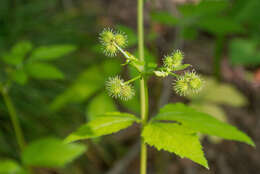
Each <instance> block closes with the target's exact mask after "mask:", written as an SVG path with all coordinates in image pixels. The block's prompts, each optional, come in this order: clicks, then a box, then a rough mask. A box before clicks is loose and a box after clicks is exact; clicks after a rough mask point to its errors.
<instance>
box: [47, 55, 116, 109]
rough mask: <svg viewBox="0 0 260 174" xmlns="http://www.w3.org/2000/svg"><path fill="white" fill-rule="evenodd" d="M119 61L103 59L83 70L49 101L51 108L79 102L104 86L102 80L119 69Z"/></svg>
mask: <svg viewBox="0 0 260 174" xmlns="http://www.w3.org/2000/svg"><path fill="white" fill-rule="evenodd" d="M118 65H119V62H118V61H116V60H114V61H111V60H110V61H104V62H101V64H98V65H94V66H91V67H89V68H88V69H87V70H85V71H83V72H82V73H81V74H80V75H79V76H78V78H77V79H76V80H75V82H74V83H73V84H72V85H71V86H70V87H69V88H68V89H67V90H66V91H64V92H63V93H62V94H60V95H58V96H57V97H56V98H55V100H54V101H53V102H52V103H51V109H52V110H55V111H57V110H59V109H61V108H62V107H64V106H65V105H66V104H68V103H80V102H83V101H84V100H87V99H89V98H90V97H91V96H93V95H94V94H95V93H96V92H98V91H102V90H103V89H104V88H105V84H104V81H105V80H107V79H108V77H109V76H111V75H114V74H115V73H118V72H119V71H120V67H119V66H118Z"/></svg>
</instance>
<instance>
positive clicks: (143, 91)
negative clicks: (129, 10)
mask: <svg viewBox="0 0 260 174" xmlns="http://www.w3.org/2000/svg"><path fill="white" fill-rule="evenodd" d="M143 7H144V1H143V0H138V7H137V15H138V19H137V26H138V52H139V58H140V60H141V61H144V21H143ZM144 68H145V67H143V68H142V71H144ZM140 100H141V119H142V127H144V126H145V124H146V122H147V119H148V90H147V84H146V79H145V78H142V79H141V80H140ZM146 165H147V147H146V145H145V143H144V141H143V140H142V141H141V157H140V174H146V168H147V166H146Z"/></svg>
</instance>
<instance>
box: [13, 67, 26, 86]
mask: <svg viewBox="0 0 260 174" xmlns="http://www.w3.org/2000/svg"><path fill="white" fill-rule="evenodd" d="M11 76H12V79H13V80H14V81H15V82H16V83H18V84H20V85H25V84H26V82H27V80H28V77H27V74H26V73H25V72H24V69H17V70H15V71H14V72H12V74H11Z"/></svg>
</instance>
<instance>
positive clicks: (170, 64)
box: [163, 50, 183, 71]
mask: <svg viewBox="0 0 260 174" xmlns="http://www.w3.org/2000/svg"><path fill="white" fill-rule="evenodd" d="M182 60H183V54H182V52H181V51H179V50H177V51H175V52H173V53H172V55H170V56H166V57H165V58H164V60H163V64H164V67H165V68H166V69H167V71H173V70H174V69H176V68H178V67H179V66H181V65H182Z"/></svg>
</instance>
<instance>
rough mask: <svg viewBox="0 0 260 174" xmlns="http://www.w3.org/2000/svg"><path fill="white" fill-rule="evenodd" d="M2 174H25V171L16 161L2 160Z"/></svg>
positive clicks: (0, 163) (0, 172) (0, 166)
mask: <svg viewBox="0 0 260 174" xmlns="http://www.w3.org/2000/svg"><path fill="white" fill-rule="evenodd" d="M0 174H25V171H24V169H22V168H21V166H20V165H19V164H18V163H17V162H16V161H14V160H11V159H5V160H0Z"/></svg>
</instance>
